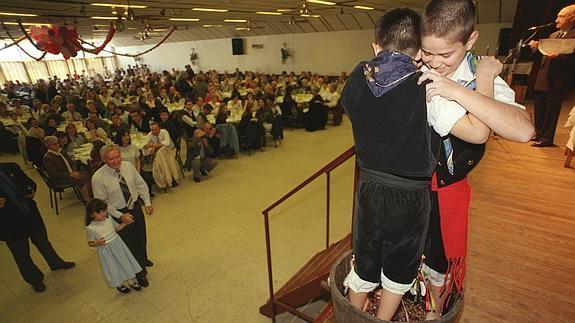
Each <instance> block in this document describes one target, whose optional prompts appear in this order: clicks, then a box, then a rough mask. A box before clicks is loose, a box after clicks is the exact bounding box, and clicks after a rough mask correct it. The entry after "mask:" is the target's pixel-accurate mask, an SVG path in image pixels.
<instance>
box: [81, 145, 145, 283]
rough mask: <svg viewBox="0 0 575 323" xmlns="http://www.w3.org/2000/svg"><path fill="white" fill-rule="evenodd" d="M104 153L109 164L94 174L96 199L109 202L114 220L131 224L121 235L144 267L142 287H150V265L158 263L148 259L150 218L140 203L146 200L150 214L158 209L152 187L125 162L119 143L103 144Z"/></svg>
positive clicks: (102, 154) (104, 159)
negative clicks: (151, 193)
mask: <svg viewBox="0 0 575 323" xmlns="http://www.w3.org/2000/svg"><path fill="white" fill-rule="evenodd" d="M100 156H101V157H102V160H103V161H104V162H105V163H106V165H104V166H102V167H101V168H100V169H99V170H98V171H96V173H94V176H93V177H92V189H93V192H94V198H97V199H101V200H103V201H105V202H106V203H107V204H108V214H110V215H111V216H112V218H113V219H114V220H116V221H117V222H123V223H126V224H129V225H128V226H126V227H125V228H124V229H123V230H121V231H119V232H118V234H119V235H120V237H122V240H124V242H125V243H126V245H127V246H128V249H130V251H131V252H132V254H133V255H134V258H136V260H137V261H138V263H139V264H140V266H141V267H142V271H141V272H139V273H137V274H136V278H137V279H138V283H139V284H140V285H141V286H142V287H148V285H149V282H148V279H147V278H146V276H147V274H148V273H147V270H146V267H151V266H153V265H154V264H153V263H152V262H151V261H150V260H149V259H148V252H147V249H146V244H147V238H146V219H145V218H144V214H143V212H142V205H141V202H140V200H143V201H144V205H145V208H146V213H147V214H152V213H153V212H154V208H153V206H152V203H151V201H150V195H149V193H148V186H147V185H146V182H145V181H144V179H142V176H140V174H139V173H138V171H137V170H136V168H134V166H132V164H130V163H128V162H122V156H121V154H120V150H119V149H118V146H116V145H106V146H104V147H102V149H100Z"/></svg>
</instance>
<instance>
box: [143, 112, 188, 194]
mask: <svg viewBox="0 0 575 323" xmlns="http://www.w3.org/2000/svg"><path fill="white" fill-rule="evenodd" d="M143 148H144V149H143V153H144V156H148V155H152V156H153V161H152V174H153V178H154V182H155V183H156V185H157V186H158V187H159V188H162V189H166V188H167V187H169V186H174V187H175V186H177V185H178V182H179V180H180V169H179V166H178V163H177V162H176V149H175V145H174V142H173V141H172V139H171V138H170V133H169V132H168V130H166V129H161V128H160V125H159V124H158V123H157V122H155V121H150V133H149V134H148V135H147V136H146V144H145V145H144V147H143Z"/></svg>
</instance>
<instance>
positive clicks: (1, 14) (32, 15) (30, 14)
mask: <svg viewBox="0 0 575 323" xmlns="http://www.w3.org/2000/svg"><path fill="white" fill-rule="evenodd" d="M0 16H18V17H38V15H35V14H33V13H14V12H0Z"/></svg>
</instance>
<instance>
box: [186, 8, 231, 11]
mask: <svg viewBox="0 0 575 323" xmlns="http://www.w3.org/2000/svg"><path fill="white" fill-rule="evenodd" d="M192 10H193V11H206V12H228V9H213V8H192Z"/></svg>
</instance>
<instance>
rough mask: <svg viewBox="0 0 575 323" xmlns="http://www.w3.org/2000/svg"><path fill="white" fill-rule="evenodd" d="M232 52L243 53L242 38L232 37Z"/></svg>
mask: <svg viewBox="0 0 575 323" xmlns="http://www.w3.org/2000/svg"><path fill="white" fill-rule="evenodd" d="M232 54H233V55H243V54H244V39H243V38H232Z"/></svg>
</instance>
